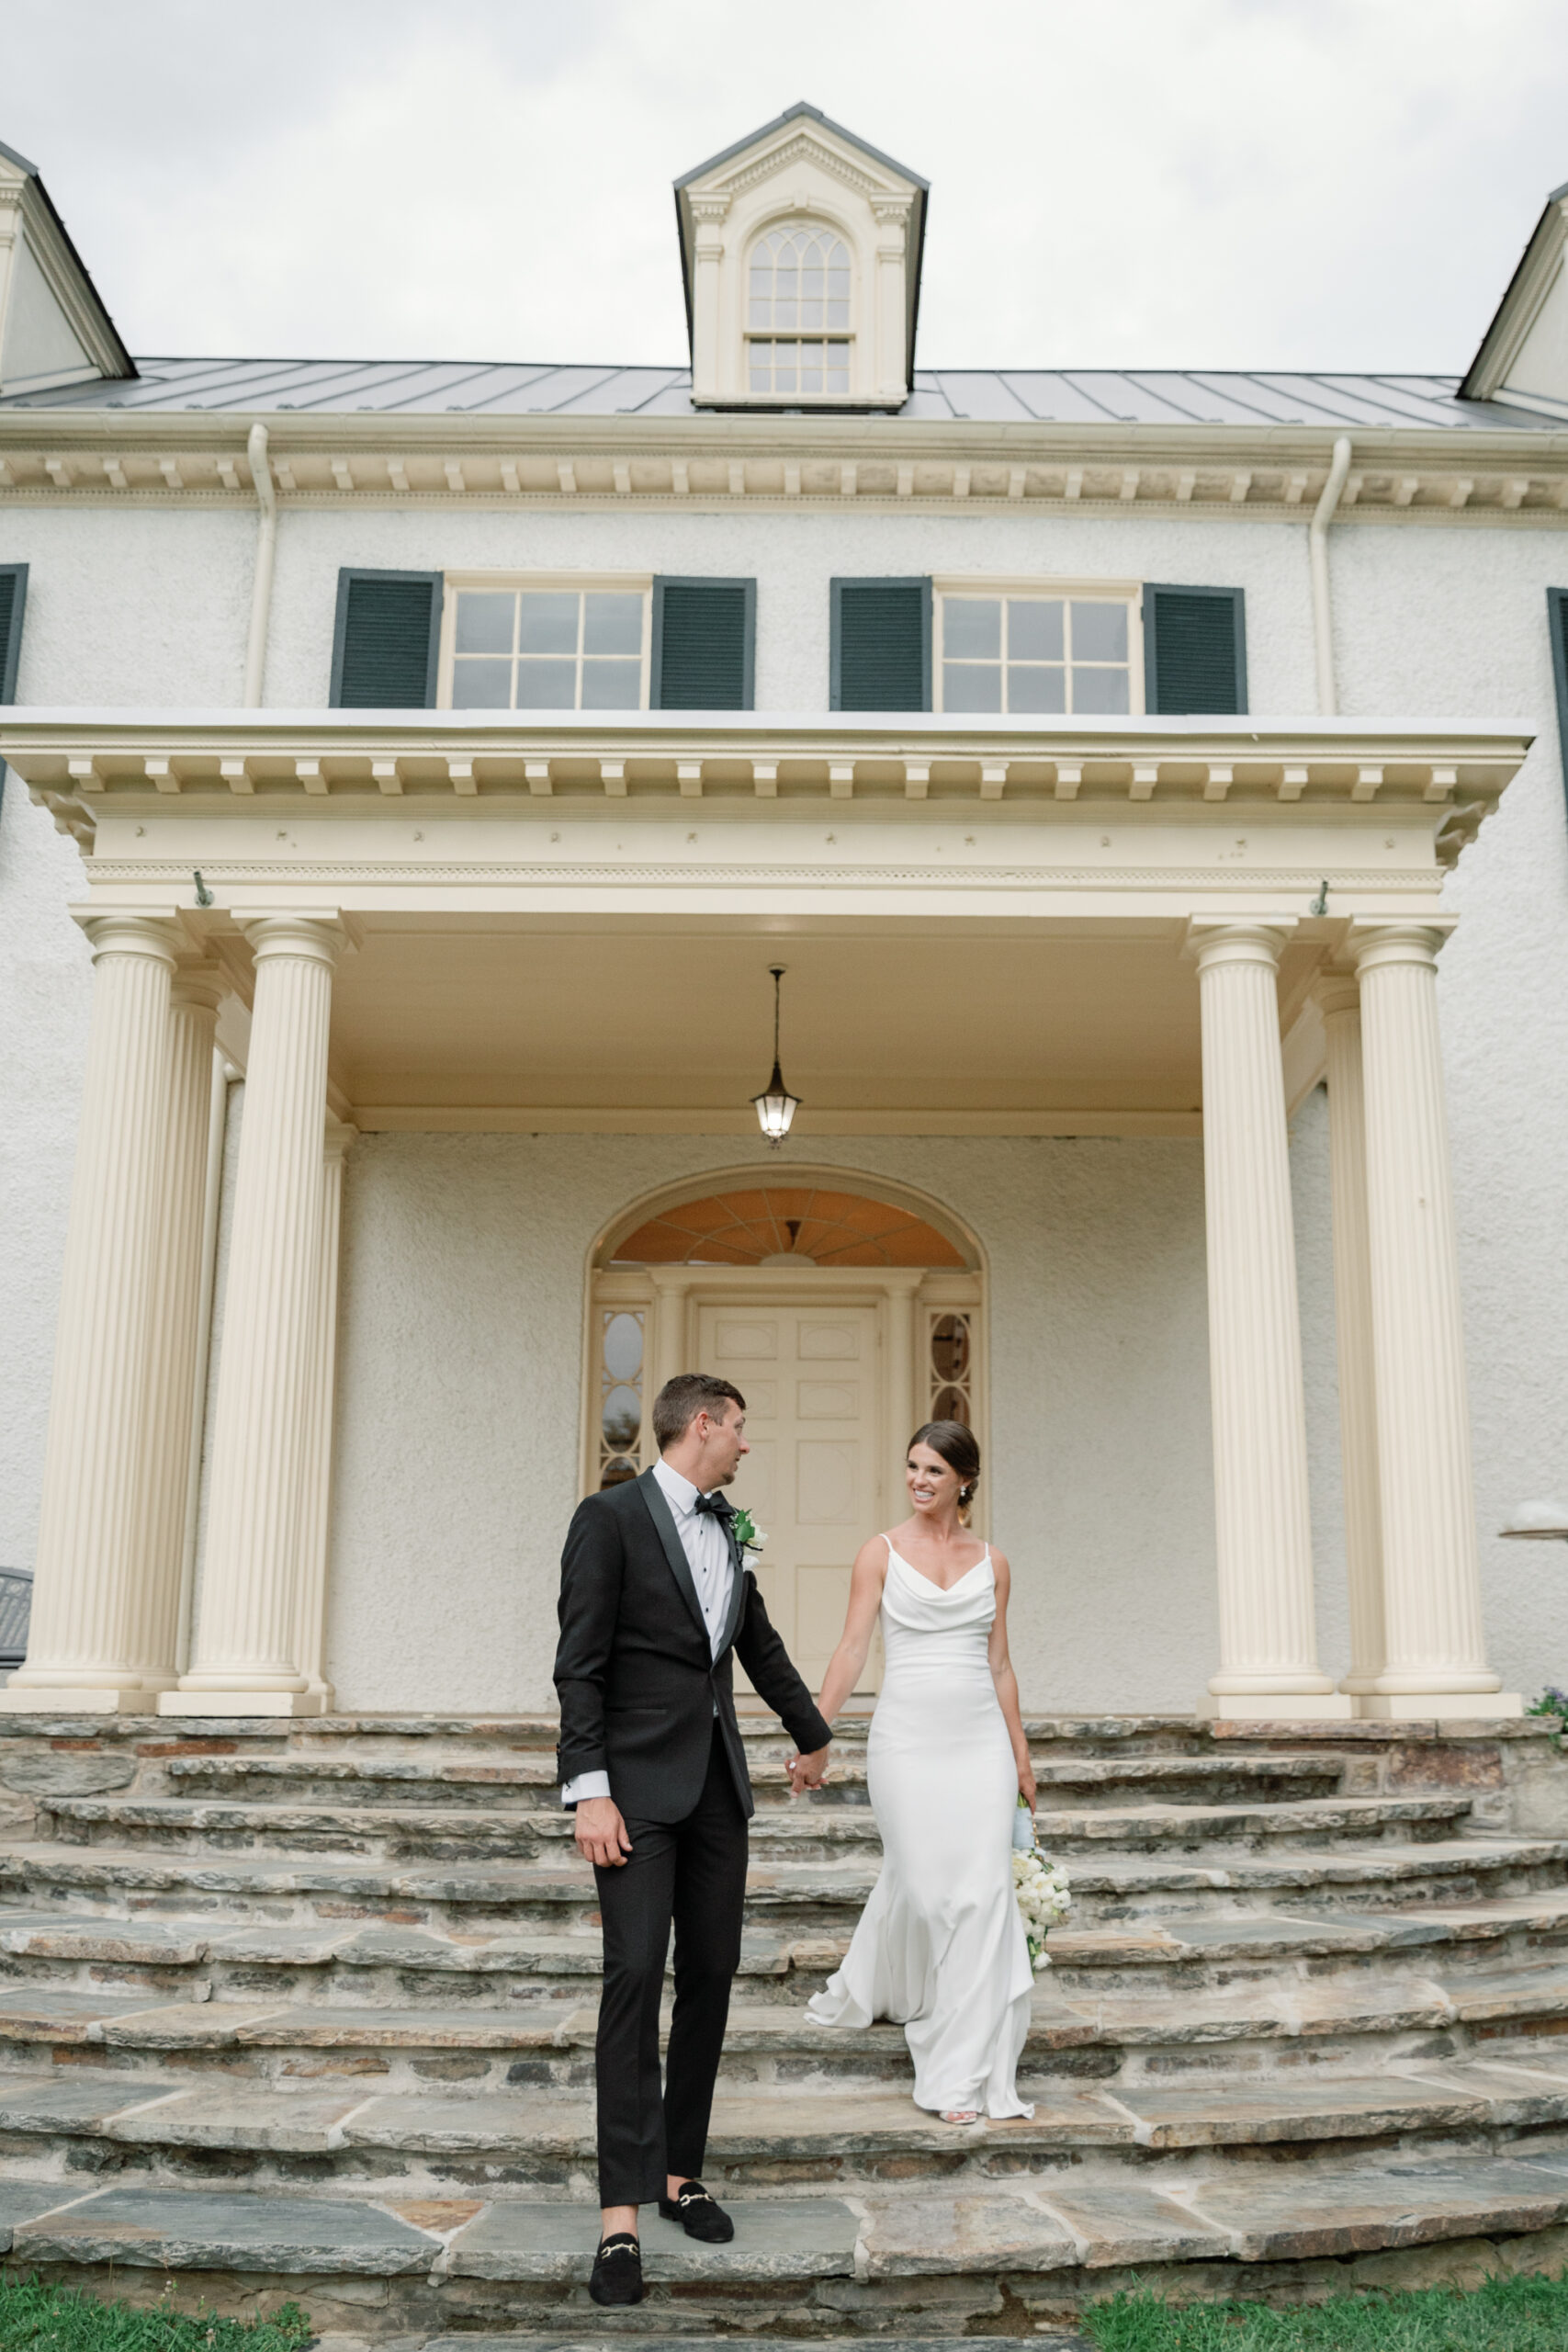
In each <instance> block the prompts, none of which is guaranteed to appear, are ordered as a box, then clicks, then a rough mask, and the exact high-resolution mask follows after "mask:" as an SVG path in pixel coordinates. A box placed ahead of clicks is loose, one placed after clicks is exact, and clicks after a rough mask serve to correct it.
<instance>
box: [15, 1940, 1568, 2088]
mask: <svg viewBox="0 0 1568 2352" xmlns="http://www.w3.org/2000/svg"><path fill="white" fill-rule="evenodd" d="M201 1989H202V1988H200V1987H197V1988H191V1989H189V1990H188V1991H187V1996H186V1998H185V1999H183V2000H181V1999H177V1998H176V1999H174V2000H170V1999H167V1998H165V1997H164V1996H162V1995H160V1994H158V1993H155V1992H145V1991H144V1992H140V1993H138V1992H134V1991H130V1990H129V1989H109V1988H107V1987H104V1986H101V1985H99V1986H88V1985H50V1984H40V1985H32V1986H28V1985H14V1984H13V1985H5V1986H0V2080H3V2078H4V2069H5V2067H6V2066H7V2065H8V2066H11V2067H13V2068H21V2069H23V2070H26V2069H28V2067H36V2066H37V2065H38V2064H39V2062H40V2060H42V2059H44V2058H45V2056H46V2053H50V2052H52V2053H53V2063H54V2064H57V2065H60V2064H68V2065H75V2064H80V2063H81V2062H80V2060H79V2058H78V2057H77V2056H76V2055H74V2054H73V2053H78V2052H86V2051H93V2052H106V2053H112V2054H113V2063H114V2064H117V2065H120V2064H158V2063H160V2062H161V2060H162V2059H163V2058H164V2054H165V2053H167V2052H180V2053H181V2054H182V2057H183V2058H184V2059H185V2060H186V2061H187V2062H198V2061H200V2060H203V2059H210V2060H219V2061H220V2062H221V2064H222V2068H223V2071H224V2073H225V2075H226V2077H227V2078H228V2079H237V2078H238V2076H239V2075H240V2074H241V2073H245V2074H248V2075H253V2076H254V2077H255V2078H256V2079H276V2080H281V2081H282V2082H284V2083H285V2084H286V2085H287V2084H288V2083H290V2082H295V2083H298V2082H299V2081H300V2080H303V2079H305V2078H307V2077H309V2076H310V2075H333V2074H340V2075H342V2074H350V2073H358V2074H362V2075H363V2074H367V2073H370V2072H373V2071H377V2070H379V2071H380V2072H381V2073H382V2074H391V2073H397V2072H399V2071H401V2072H402V2073H405V2074H409V2073H410V2072H411V2070H412V2075H411V2079H410V2080H409V2082H408V2084H407V2085H406V2087H409V2088H411V2089H416V2088H418V2087H419V2086H420V2083H419V2080H416V2079H413V2077H418V2078H422V2079H424V2080H438V2079H441V2078H442V2070H443V2068H444V2067H445V2068H446V2078H447V2079H450V2080H454V2081H456V2080H462V2081H465V2082H468V2083H477V2082H479V2080H480V2078H481V2077H482V2076H486V2075H488V2077H489V2079H490V2081H491V2085H492V2086H495V2087H501V2086H504V2085H505V2084H507V2083H508V2082H512V2083H523V2082H527V2083H530V2084H535V2085H538V2086H549V2085H552V2084H556V2085H561V2084H570V2083H573V2082H579V2081H581V2080H582V2079H584V2078H585V2076H584V2069H583V2066H582V2064H581V2062H582V2059H583V2057H584V2056H585V2054H586V2053H591V2052H592V2049H593V2044H594V2036H595V2030H596V2027H597V2022H598V2010H597V2004H596V2001H595V1999H594V1997H593V1995H594V1991H595V1987H594V1986H593V1985H592V1983H591V1982H590V1983H588V1984H585V1985H582V1986H581V1996H582V1997H580V1998H573V1997H570V1996H568V1997H565V1998H562V1997H559V1996H554V1997H550V1996H546V1997H540V1998H536V1999H533V2000H529V2001H519V2002H514V2003H512V2004H510V2005H507V2004H502V2003H495V2004H486V2005H484V2006H477V2005H474V2004H469V2005H468V2006H454V2005H451V2004H448V2005H446V2006H445V2007H440V2006H437V2007H424V2008H417V2007H409V2006H407V2005H399V2006H382V2005H379V2004H377V2005H369V2004H365V2003H357V2004H353V2005H348V2004H344V2003H321V2002H318V2003H313V2004H299V2003H294V2002H290V2001H288V2000H286V1999H278V1998H276V1997H275V1998H273V1999H271V2000H268V1999H265V1998H262V1999H258V2000H254V2001H248V2002H247V2001H243V2000H234V1999H214V1998H210V1997H209V1998H202V1997H200V1996H199V1995H200V1991H201ZM1565 2018H1568V1958H1564V1959H1562V1960H1559V1961H1556V1962H1550V1961H1549V1962H1538V1963H1536V1964H1534V1965H1530V1966H1522V1967H1521V1966H1503V1967H1498V1968H1493V1969H1489V1970H1476V1971H1469V1972H1464V1973H1456V1974H1454V1975H1452V1976H1445V1975H1443V1974H1442V1973H1440V1972H1439V1970H1438V1969H1437V1968H1432V1969H1429V1970H1427V1971H1426V1972H1421V1971H1419V1970H1413V1971H1411V1972H1409V1973H1402V1974H1401V1975H1399V1976H1397V1977H1384V1976H1378V1975H1372V1974H1371V1973H1367V1972H1362V1973H1360V1974H1359V1975H1358V1976H1355V1977H1351V1978H1348V1979H1346V1980H1333V1979H1330V1980H1327V1981H1325V1980H1324V1979H1322V1978H1319V1977H1316V1976H1314V1975H1311V1974H1306V1973H1303V1974H1301V1975H1299V1976H1276V1977H1274V1978H1272V1979H1270V1980H1269V1982H1268V1984H1267V1985H1265V1986H1259V1985H1250V1984H1244V1985H1237V1986H1234V1987H1230V1988H1224V1989H1215V1990H1213V1991H1211V1992H1208V1993H1205V1994H1202V1995H1192V1994H1189V1993H1166V1992H1161V1991H1157V1990H1156V1991H1152V1992H1151V1991H1148V1990H1145V1991H1144V1992H1142V1993H1125V1994H1111V1995H1108V1996H1101V1997H1099V1998H1095V1997H1093V1996H1078V1997H1076V1998H1075V1997H1073V1996H1069V1995H1067V1994H1065V1993H1063V1992H1062V1991H1060V1990H1059V1989H1058V1988H1056V1987H1055V1985H1053V1984H1052V1983H1051V1982H1050V1981H1049V1980H1046V1981H1044V1982H1043V1983H1041V1984H1039V1985H1037V1986H1036V1989H1035V1995H1034V2000H1033V2007H1032V2019H1031V2025H1030V2030H1029V2035H1028V2041H1027V2044H1026V2047H1027V2052H1028V2057H1027V2060H1026V2065H1027V2066H1028V2067H1029V2068H1031V2069H1032V2070H1033V2071H1036V2072H1039V2073H1043V2074H1046V2075H1055V2074H1062V2075H1073V2076H1077V2077H1089V2076H1092V2077H1094V2078H1095V2079H1097V2080H1100V2081H1106V2080H1109V2079H1111V2078H1112V2077H1117V2078H1124V2079H1127V2080H1132V2079H1134V2078H1136V2077H1139V2076H1141V2075H1145V2074H1147V2073H1148V2072H1149V2070H1150V2069H1151V2068H1153V2069H1156V2070H1160V2071H1163V2072H1164V2073H1166V2074H1169V2073H1171V2072H1172V2071H1173V2070H1174V2068H1175V2066H1176V2065H1177V2064H1179V2053H1181V2052H1191V2051H1197V2050H1213V2049H1216V2048H1219V2047H1221V2046H1223V2045H1232V2046H1239V2045H1242V2044H1246V2045H1248V2047H1247V2051H1246V2052H1245V2053H1243V2052H1241V2051H1240V2049H1239V2047H1237V2063H1238V2064H1246V2065H1247V2066H1249V2067H1252V2068H1254V2069H1257V2068H1260V2067H1261V2068H1264V2069H1267V2068H1270V2067H1278V2066H1280V2065H1281V2064H1285V2065H1288V2064H1300V2061H1301V2055H1302V2051H1303V2047H1307V2048H1309V2049H1310V2053H1311V2055H1312V2060H1313V2064H1314V2066H1315V2067H1316V2068H1318V2069H1319V2070H1320V2071H1321V2070H1323V2069H1325V2067H1327V2066H1328V2065H1330V2064H1338V2065H1340V2066H1342V2067H1346V2068H1349V2069H1359V2070H1360V2071H1362V2072H1364V2071H1365V2070H1366V2069H1367V2067H1368V2066H1369V2065H1371V2064H1374V2063H1378V2062H1379V2061H1380V2060H1381V2059H1382V2057H1383V2056H1385V2055H1393V2056H1394V2057H1401V2056H1406V2055H1410V2054H1412V2052H1414V2054H1416V2055H1420V2054H1422V2052H1423V2051H1424V2049H1425V2048H1426V2045H1427V2040H1428V2038H1429V2037H1431V2036H1433V2035H1436V2034H1441V2035H1442V2036H1443V2037H1444V2038H1445V2039H1444V2050H1443V2054H1444V2055H1445V2056H1447V2055H1450V2054H1453V2055H1462V2054H1465V2053H1466V2052H1471V2053H1472V2054H1480V2055H1488V2054H1490V2055H1494V2056H1497V2055H1503V2056H1506V2049H1507V2045H1508V2044H1510V2043H1513V2044H1517V2043H1519V2042H1522V2041H1528V2040H1529V2038H1530V2037H1531V2035H1532V2034H1550V2033H1551V2032H1554V2031H1556V2030H1560V2026H1561V2021H1562V2020H1563V2019H1565ZM668 2022H669V2020H668V2013H666V2018H665V2025H666V2029H667V2028H668ZM1372 2041H1375V2042H1376V2044H1377V2047H1376V2049H1375V2050H1372V2049H1370V2048H1369V2043H1370V2042H1372ZM447 2062H451V2063H450V2064H447ZM1205 2063H1206V2062H1205ZM724 2065H725V2073H726V2075H727V2076H728V2077H729V2078H730V2079H731V2080H734V2081H767V2080H773V2081H784V2080H787V2079H789V2078H790V2077H791V2076H792V2075H793V2076H804V2075H807V2073H811V2074H815V2075H821V2076H824V2077H838V2078H843V2077H847V2076H856V2077H860V2078H864V2079H867V2080H873V2079H874V2080H881V2079H893V2080H898V2081H902V2082H906V2083H907V2081H908V2076H909V2073H910V2066H909V2060H908V2050H907V2048H906V2045H905V2041H904V2035H903V2030H902V2029H901V2028H900V2027H899V2026H897V2025H894V2024H891V2023H878V2024H875V2025H873V2026H871V2027H869V2028H866V2029H864V2030H852V2029H847V2028H835V2027H829V2026H819V2025H817V2024H814V2023H813V2022H812V2020H811V2019H810V2018H808V2017H807V2014H806V2009H805V2003H804V1996H800V1997H797V1999H796V2000H795V2001H793V2002H789V2003H781V2002H777V2001H758V2000H755V1999H753V1998H749V1997H747V1995H746V1990H745V1987H744V1980H743V1989H742V1994H741V1996H740V1997H739V1998H738V1999H737V2000H736V2001H735V2002H734V2004H733V2005H732V2007H731V2010H730V2016H729V2024H728V2032H727V2035H726V2040H725V2061H724ZM779 2069H783V2070H784V2071H783V2073H782V2074H781V2073H780V2072H779V2071H778V2070H779Z"/></svg>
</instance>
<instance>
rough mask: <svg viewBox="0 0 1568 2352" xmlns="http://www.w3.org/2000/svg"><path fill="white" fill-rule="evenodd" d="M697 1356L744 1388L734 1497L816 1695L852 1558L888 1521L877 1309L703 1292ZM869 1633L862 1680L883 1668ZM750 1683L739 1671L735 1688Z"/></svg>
mask: <svg viewBox="0 0 1568 2352" xmlns="http://www.w3.org/2000/svg"><path fill="white" fill-rule="evenodd" d="M697 1337H698V1346H697V1360H698V1362H699V1363H701V1364H702V1366H703V1368H704V1370H705V1371H707V1372H716V1373H718V1374H720V1375H721V1376H722V1377H723V1378H724V1379H726V1380H732V1381H733V1382H734V1383H735V1385H736V1387H737V1388H739V1391H740V1393H741V1395H742V1396H743V1397H745V1399H746V1437H747V1442H748V1443H749V1445H750V1449H751V1451H750V1453H749V1454H748V1455H747V1457H746V1459H745V1460H744V1461H743V1462H742V1463H741V1464H740V1468H739V1474H738V1476H737V1477H736V1481H735V1484H734V1486H733V1487H731V1488H730V1490H729V1491H730V1496H731V1498H732V1499H733V1500H734V1501H735V1503H736V1504H737V1505H744V1507H745V1508H746V1509H747V1510H749V1511H750V1513H751V1516H752V1519H753V1520H754V1521H755V1522H756V1524H757V1527H758V1528H759V1530H761V1531H765V1532H766V1534H767V1538H768V1542H767V1548H766V1550H765V1551H764V1553H763V1555H762V1558H761V1563H760V1564H759V1566H758V1570H757V1578H758V1582H759V1584H760V1585H761V1591H762V1598H763V1600H765V1601H766V1603H767V1607H768V1614H769V1616H770V1617H771V1618H772V1619H773V1623H774V1624H775V1625H776V1626H777V1627H778V1630H779V1632H780V1634H782V1635H783V1637H784V1643H785V1645H786V1646H787V1648H788V1650H789V1653H790V1656H791V1657H793V1658H794V1660H795V1664H796V1666H797V1667H798V1668H800V1671H801V1673H802V1674H803V1675H804V1676H805V1678H806V1679H807V1682H808V1683H809V1684H810V1685H811V1689H812V1692H813V1694H814V1695H815V1693H816V1691H817V1690H818V1686H819V1685H820V1682H821V1679H822V1676H823V1673H824V1671H825V1669H826V1668H827V1664H828V1660H829V1658H830V1657H831V1656H832V1654H833V1651H834V1649H835V1648H836V1647H837V1645H838V1641H839V1636H840V1634H841V1633H842V1631H843V1626H844V1609H845V1604H846V1602H847V1601H848V1599H849V1589H850V1569H851V1566H852V1563H853V1560H854V1556H855V1554H856V1552H857V1551H858V1550H859V1548H860V1546H861V1544H863V1543H864V1542H865V1539H866V1537H867V1536H868V1535H874V1534H875V1533H876V1532H877V1530H878V1528H880V1527H882V1526H883V1525H884V1524H885V1523H886V1498H885V1496H884V1493H883V1486H884V1479H883V1462H882V1455H883V1453H884V1452H885V1451H886V1448H885V1445H884V1443H883V1437H882V1431H883V1395H882V1363H881V1349H880V1318H879V1316H878V1313H877V1310H876V1308H875V1307H874V1306H838V1305H836V1304H834V1303H832V1302H829V1301H825V1302H823V1303H822V1304H821V1305H819V1306H818V1305H799V1306H796V1305H794V1304H791V1305H788V1306H774V1305H773V1304H772V1303H767V1304H764V1303H761V1302H759V1303H758V1304H757V1305H756V1306H749V1305H737V1306H718V1305H709V1304H707V1303H706V1302H705V1303H704V1304H703V1305H702V1306H700V1308H699V1309H698V1316H697ZM881 1671H882V1645H881V1641H880V1638H878V1640H876V1641H875V1642H874V1644H873V1647H872V1655H871V1657H870V1658H869V1659H868V1660H867V1663H866V1670H865V1674H864V1677H863V1680H862V1683H861V1686H860V1687H861V1688H862V1689H863V1690H864V1691H874V1690H875V1689H876V1688H877V1686H878V1683H879V1682H880V1680H881ZM745 1688H749V1686H748V1685H747V1684H746V1680H745V1677H744V1675H741V1674H739V1673H738V1675H737V1689H738V1690H739V1689H745Z"/></svg>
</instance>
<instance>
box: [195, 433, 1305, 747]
mask: <svg viewBox="0 0 1568 2352" xmlns="http://www.w3.org/2000/svg"><path fill="white" fill-rule="evenodd" d="M245 456H246V458H247V460H248V461H249V464H250V469H251V481H252V483H253V484H254V489H255V493H256V501H257V503H258V504H259V505H260V507H261V526H260V528H259V529H258V530H257V533H256V569H255V577H254V581H253V582H252V584H251V634H250V639H249V642H248V643H247V645H246V647H245V687H244V693H243V696H242V701H243V707H244V708H245V709H246V710H259V709H260V708H261V698H262V678H263V675H264V673H265V669H266V631H267V623H268V621H269V619H270V618H271V616H272V560H273V557H274V555H275V553H276V548H277V492H276V490H275V489H274V488H273V484H272V468H271V466H270V465H269V464H268V463H267V455H266V427H265V424H259V423H258V424H253V425H252V427H251V437H250V439H249V440H248V441H247V442H246V444H245ZM1315 527H1316V526H1315V525H1314V529H1315Z"/></svg>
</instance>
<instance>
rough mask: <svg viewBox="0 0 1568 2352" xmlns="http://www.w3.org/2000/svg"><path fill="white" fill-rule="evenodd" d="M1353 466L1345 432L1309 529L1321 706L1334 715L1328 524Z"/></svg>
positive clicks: (1322, 711) (1329, 715)
mask: <svg viewBox="0 0 1568 2352" xmlns="http://www.w3.org/2000/svg"><path fill="white" fill-rule="evenodd" d="M1349 470H1350V436H1349V435H1348V433H1342V434H1341V435H1339V437H1338V439H1337V441H1336V442H1335V444H1334V461H1333V463H1332V465H1331V466H1330V467H1329V469H1328V480H1327V481H1325V483H1324V485H1323V495H1322V497H1321V498H1320V499H1319V500H1318V502H1317V511H1316V512H1315V514H1314V515H1313V518H1312V524H1311V526H1310V528H1309V529H1308V532H1307V552H1308V557H1309V560H1310V561H1311V564H1312V633H1313V640H1314V646H1315V648H1316V651H1317V708H1318V715H1319V717H1320V718H1334V717H1335V716H1336V715H1337V711H1338V708H1339V702H1338V697H1337V695H1336V694H1335V691H1334V609H1333V606H1332V605H1331V604H1330V602H1329V596H1328V526H1329V525H1330V524H1331V523H1332V522H1333V520H1334V516H1335V512H1336V510H1337V507H1338V504H1339V500H1340V495H1341V493H1342V492H1343V491H1344V488H1345V480H1346V476H1347V475H1348V473H1349Z"/></svg>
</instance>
